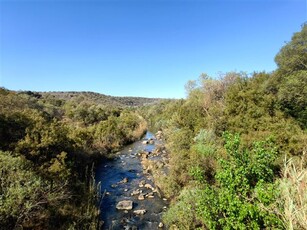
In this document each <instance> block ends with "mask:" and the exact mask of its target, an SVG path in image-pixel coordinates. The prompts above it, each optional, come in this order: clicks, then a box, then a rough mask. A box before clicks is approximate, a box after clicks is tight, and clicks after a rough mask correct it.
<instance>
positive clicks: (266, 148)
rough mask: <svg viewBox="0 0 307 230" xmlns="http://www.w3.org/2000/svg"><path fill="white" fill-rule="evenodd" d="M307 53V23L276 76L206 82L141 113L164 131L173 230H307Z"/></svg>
mask: <svg viewBox="0 0 307 230" xmlns="http://www.w3.org/2000/svg"><path fill="white" fill-rule="evenodd" d="M306 50H307V25H306V24H305V25H303V26H302V31H300V32H298V33H295V34H294V35H293V37H292V40H291V42H289V43H287V44H286V45H285V46H284V47H283V48H282V49H281V50H280V52H279V53H278V54H277V56H276V63H277V65H278V69H277V70H276V71H274V72H272V73H264V72H260V73H253V74H251V75H250V76H248V75H247V74H245V73H235V72H231V73H226V74H223V75H221V76H219V77H218V78H211V77H209V76H208V75H206V74H202V75H201V76H200V78H199V79H198V80H196V81H189V82H188V83H187V85H186V90H187V94H188V97H187V99H186V100H176V101H162V102H160V104H157V105H150V106H147V107H146V106H145V107H144V108H142V109H141V111H142V114H143V116H144V117H146V118H147V119H148V120H149V124H150V125H151V128H152V129H156V130H158V129H162V130H163V131H164V137H165V141H166V144H167V148H168V151H169V156H170V160H169V173H168V175H167V176H164V177H161V176H160V177H157V178H155V179H156V181H157V184H158V185H159V187H160V188H161V189H162V191H163V192H164V194H165V195H166V196H168V197H170V198H171V200H172V203H171V206H170V209H169V210H168V211H167V212H166V214H165V215H164V221H165V223H167V224H168V226H169V227H170V228H171V229H197V228H199V229H284V228H285V229H306V225H305V224H304V223H306V212H307V200H306V186H307V178H306V176H307V169H306V161H305V158H306V150H307V130H306V124H307V116H306V114H307V94H306V93H307V84H306V83H307V52H306ZM285 158H286V159H290V160H289V162H288V163H284V161H285V160H284V159H285Z"/></svg>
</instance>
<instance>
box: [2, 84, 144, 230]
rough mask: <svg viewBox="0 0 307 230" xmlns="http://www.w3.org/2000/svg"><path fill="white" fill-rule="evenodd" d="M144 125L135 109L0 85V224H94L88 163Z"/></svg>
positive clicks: (86, 226)
mask: <svg viewBox="0 0 307 230" xmlns="http://www.w3.org/2000/svg"><path fill="white" fill-rule="evenodd" d="M80 95H81V96H82V94H80ZM140 103H141V102H140ZM146 129H147V124H146V122H145V120H144V119H143V118H142V117H141V116H140V115H138V113H137V112H136V111H135V109H133V108H128V107H127V108H124V107H123V106H120V107H119V106H111V105H110V104H105V105H104V104H102V103H97V101H94V100H90V99H88V98H86V97H83V100H82V101H80V100H76V101H75V100H65V99H61V98H60V97H58V98H56V97H50V96H46V94H43V95H42V94H40V93H33V92H12V91H8V90H6V89H0V140H1V141H0V162H1V163H0V181H1V183H0V225H1V227H0V229H99V226H100V225H101V221H100V220H99V214H100V213H99V212H100V210H99V209H98V207H97V204H98V201H99V197H100V194H99V193H100V191H99V187H97V186H96V184H95V180H94V177H93V173H94V168H93V165H95V164H96V163H98V161H99V160H102V159H103V158H105V157H112V155H111V154H110V153H112V152H113V151H117V150H118V149H119V148H120V147H122V146H123V145H125V144H127V143H130V142H133V141H135V140H137V139H139V138H140V137H141V136H142V135H143V134H144V132H145V131H146Z"/></svg>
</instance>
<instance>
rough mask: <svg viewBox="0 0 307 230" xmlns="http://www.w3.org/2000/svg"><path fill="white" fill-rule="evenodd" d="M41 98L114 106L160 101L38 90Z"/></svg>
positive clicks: (130, 105) (129, 105)
mask: <svg viewBox="0 0 307 230" xmlns="http://www.w3.org/2000/svg"><path fill="white" fill-rule="evenodd" d="M38 94H40V95H42V97H43V98H54V99H61V100H65V101H77V102H82V101H84V102H89V103H93V104H99V105H111V106H116V107H139V106H144V105H149V104H153V103H155V102H158V101H160V100H161V99H160V98H145V97H116V96H109V95H105V94H100V93H94V92H75V91H68V92H38Z"/></svg>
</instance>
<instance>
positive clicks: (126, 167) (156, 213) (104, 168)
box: [96, 132, 167, 230]
mask: <svg viewBox="0 0 307 230" xmlns="http://www.w3.org/2000/svg"><path fill="white" fill-rule="evenodd" d="M150 138H154V136H153V134H152V133H150V132H147V133H146V135H145V137H144V138H143V139H150ZM155 141H156V143H159V142H158V141H157V140H155ZM154 148H155V145H154V144H153V145H144V144H142V140H140V141H137V142H135V143H133V144H131V145H129V146H127V147H125V148H123V149H122V150H121V151H120V152H119V153H117V155H116V158H115V159H114V160H110V161H107V162H103V163H102V164H101V165H99V166H98V167H97V171H96V181H97V182H101V191H102V193H103V192H105V196H104V198H103V199H102V202H101V207H100V209H101V218H102V220H103V221H104V224H103V226H102V229H114V230H116V229H144V230H146V229H148V230H151V229H158V225H159V223H160V222H161V216H162V213H163V210H165V208H166V206H167V203H166V202H165V201H164V200H163V199H162V198H160V197H159V196H158V194H157V193H154V197H153V198H145V199H144V200H138V196H137V195H136V196H135V195H134V196H133V195H131V193H132V192H133V191H135V190H136V189H140V190H142V191H143V193H145V194H146V193H149V192H151V191H152V190H150V189H148V188H144V187H142V188H139V184H140V183H142V182H141V181H143V182H144V180H145V183H146V184H151V185H152V186H153V187H155V186H154V183H153V178H152V177H151V176H150V175H148V174H144V173H143V169H142V165H141V162H140V159H139V158H138V157H137V153H138V152H140V151H142V150H145V151H148V152H152V151H153V150H154ZM125 178H127V181H124V182H123V180H126V179H125ZM121 181H122V182H121ZM122 200H131V201H133V209H132V210H127V211H124V210H117V209H116V204H117V203H118V202H119V201H122ZM139 209H145V210H146V213H145V214H143V215H136V214H134V213H133V211H134V210H139ZM160 229H162V228H160Z"/></svg>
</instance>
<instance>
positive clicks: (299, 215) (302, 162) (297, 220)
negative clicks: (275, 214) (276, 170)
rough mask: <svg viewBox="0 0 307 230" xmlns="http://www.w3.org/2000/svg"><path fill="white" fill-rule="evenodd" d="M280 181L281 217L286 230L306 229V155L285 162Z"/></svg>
mask: <svg viewBox="0 0 307 230" xmlns="http://www.w3.org/2000/svg"><path fill="white" fill-rule="evenodd" d="M282 176H283V178H282V179H281V181H280V189H281V202H282V207H283V210H282V211H283V213H282V217H283V220H284V222H285V225H286V228H287V229H290V230H292V229H307V168H306V154H303V157H302V158H300V159H299V160H297V161H295V160H294V159H293V158H291V159H289V160H285V163H284V170H283V175H282Z"/></svg>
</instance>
